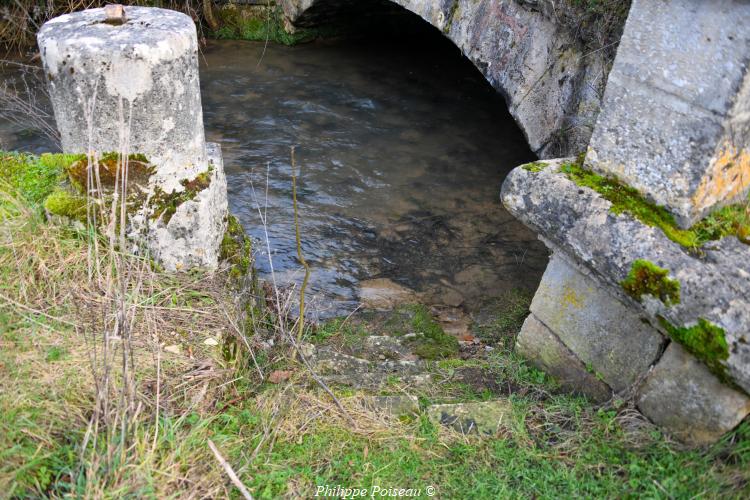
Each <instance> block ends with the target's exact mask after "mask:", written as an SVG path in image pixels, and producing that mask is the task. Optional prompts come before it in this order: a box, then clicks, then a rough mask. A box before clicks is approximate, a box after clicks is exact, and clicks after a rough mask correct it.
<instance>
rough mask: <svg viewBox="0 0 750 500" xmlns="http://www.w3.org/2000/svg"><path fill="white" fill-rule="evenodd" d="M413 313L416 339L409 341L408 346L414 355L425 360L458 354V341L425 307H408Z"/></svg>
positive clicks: (412, 323) (412, 326)
mask: <svg viewBox="0 0 750 500" xmlns="http://www.w3.org/2000/svg"><path fill="white" fill-rule="evenodd" d="M407 307H408V309H409V310H410V311H411V312H412V314H413V316H412V319H411V332H410V333H414V334H416V337H414V338H411V339H408V340H407V341H406V345H407V346H408V347H409V348H410V349H411V350H412V352H413V353H414V354H416V355H417V356H419V357H421V358H424V359H430V360H434V359H440V358H446V357H449V356H454V355H456V354H457V353H458V340H457V339H456V338H455V337H453V336H452V335H448V334H447V333H445V332H444V331H443V328H442V327H441V326H440V325H439V324H438V323H437V321H435V319H434V318H433V317H432V315H431V314H430V311H429V310H428V309H427V307H426V306H423V305H412V306H407Z"/></svg>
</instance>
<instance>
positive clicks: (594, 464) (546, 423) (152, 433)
mask: <svg viewBox="0 0 750 500" xmlns="http://www.w3.org/2000/svg"><path fill="white" fill-rule="evenodd" d="M0 158H1V160H0V173H1V174H0V176H1V179H0V182H1V183H2V188H1V189H0V238H1V239H2V244H0V367H2V369H0V449H1V450H2V451H0V456H1V458H0V489H1V491H3V494H4V495H7V496H8V497H11V498H13V497H19V498H25V497H62V496H75V497H78V496H81V497H97V498H119V497H124V496H129V497H139V498H140V497H146V498H162V497H230V496H232V495H234V494H235V493H236V490H234V487H233V485H232V483H231V482H230V481H229V479H227V474H226V471H225V469H224V468H223V467H222V465H220V463H219V462H218V461H217V460H216V459H215V455H214V454H213V453H212V451H211V448H210V446H209V444H208V443H209V441H210V442H211V443H213V444H214V445H215V447H216V448H217V449H218V450H220V452H221V454H222V456H223V457H224V458H225V459H226V460H227V462H228V463H229V464H230V465H231V467H232V468H233V469H234V471H235V472H236V473H237V475H238V477H239V479H240V480H241V481H242V482H243V483H244V484H245V485H246V486H247V487H248V488H249V489H250V490H251V492H252V494H253V495H254V496H255V497H256V498H278V497H279V496H283V495H287V496H298V497H299V496H301V497H310V496H312V495H314V494H315V491H316V488H317V487H318V486H321V485H331V486H335V485H337V484H342V485H350V486H353V487H363V488H364V487H373V486H379V487H381V488H387V487H403V488H421V489H422V491H423V493H422V495H423V496H425V493H424V492H425V491H426V488H427V487H428V486H433V487H434V488H435V491H436V492H437V496H438V497H440V498H451V497H466V496H469V497H474V498H498V497H505V496H524V497H525V496H535V497H545V498H546V497H571V496H584V497H594V496H596V497H600V496H604V497H614V496H618V497H619V496H624V497H640V496H645V497H659V496H664V495H669V496H673V497H689V496H695V495H703V496H711V497H716V496H727V497H736V498H742V497H744V496H747V494H748V493H750V491H749V490H748V485H749V484H750V426H749V425H748V423H744V424H742V425H741V426H740V427H739V428H738V429H736V430H735V431H734V432H732V433H730V434H729V435H728V436H726V437H725V438H724V439H723V440H722V441H721V442H720V443H718V444H717V445H715V446H712V447H710V448H708V449H705V450H695V451H687V450H681V449H680V448H679V447H677V446H676V445H675V444H673V443H671V442H670V441H669V440H668V439H667V438H665V437H663V436H661V435H660V434H659V433H658V432H657V431H656V429H655V428H654V427H653V426H651V425H650V424H649V423H648V422H646V421H644V420H643V419H642V417H639V416H638V415H637V414H636V413H635V412H633V411H632V409H631V408H630V407H628V406H627V405H619V406H612V407H602V408H595V407H592V406H591V405H590V404H589V403H588V402H586V401H585V400H584V399H581V398H575V397H570V396H563V395H555V391H556V389H555V387H556V386H555V385H554V382H553V381H550V380H549V378H548V377H546V376H545V375H544V374H543V373H542V372H539V371H537V370H535V369H533V368H530V367H528V366H526V365H525V364H524V362H523V360H521V359H519V358H518V357H517V356H515V355H514V354H513V353H512V352H510V350H509V349H506V348H499V349H497V350H496V351H495V352H493V353H492V354H491V355H489V356H488V357H486V358H473V359H470V360H466V361H464V360H461V359H458V358H456V357H447V358H444V359H443V360H442V361H439V362H436V363H434V364H433V365H432V370H433V375H434V377H435V382H434V383H433V384H432V385H430V386H427V387H425V388H424V389H420V390H418V392H417V395H418V396H419V398H420V405H421V407H422V408H424V407H425V405H428V404H431V403H438V402H452V401H457V400H485V399H491V398H498V397H505V396H506V395H508V394H510V400H511V402H512V405H513V408H514V410H513V418H512V421H511V422H508V425H507V426H506V427H504V430H503V431H502V433H501V434H499V435H497V436H495V437H494V438H492V439H489V440H483V439H480V438H478V437H474V436H461V435H459V434H457V433H456V432H455V431H453V430H451V429H447V428H443V427H440V426H436V425H435V424H434V423H432V422H431V421H430V420H429V419H428V418H427V417H426V416H424V415H423V414H420V415H419V416H417V417H416V418H411V419H403V418H396V417H392V416H389V415H388V414H384V413H382V412H379V411H377V410H374V409H372V408H370V407H367V406H366V405H364V404H363V401H364V398H365V397H366V396H367V394H365V393H363V392H362V391H356V390H352V389H341V388H339V389H335V393H336V395H337V396H338V398H339V400H340V402H341V406H342V408H343V409H344V411H345V412H346V413H342V411H341V410H340V409H339V408H338V407H337V406H336V405H335V404H334V403H332V400H331V399H330V397H329V396H328V394H326V393H325V391H324V390H323V389H321V388H319V387H318V386H316V385H315V384H314V383H313V381H312V380H311V378H310V375H309V373H308V372H307V371H306V370H305V369H304V367H303V366H302V365H300V364H299V363H298V362H296V361H295V360H294V357H293V356H290V355H288V353H285V352H284V349H280V348H279V347H278V346H279V345H280V343H279V342H278V341H277V342H276V345H277V347H276V348H265V349H260V348H259V347H258V345H259V344H256V343H255V341H254V339H257V340H258V341H260V340H261V339H264V338H265V337H263V335H264V334H263V333H262V332H261V331H260V330H258V331H257V332H256V333H255V337H253V338H251V339H250V341H251V342H252V343H251V344H249V345H251V346H252V350H250V351H245V352H248V353H252V352H254V353H255V354H254V358H253V359H254V361H253V362H252V363H250V364H241V363H228V362H227V361H225V359H224V357H223V356H222V349H221V344H219V345H214V344H216V340H218V339H220V338H221V337H222V335H225V334H226V332H233V331H236V330H235V327H236V325H234V324H233V322H232V321H231V318H233V317H234V314H235V309H234V296H235V294H236V290H234V288H233V287H232V286H231V285H229V284H228V282H227V275H228V270H227V269H226V268H225V269H222V270H219V271H218V272H215V273H211V272H206V271H193V272H191V273H179V274H167V273H162V272H160V271H159V270H158V269H156V268H154V267H153V266H151V265H150V264H149V263H148V262H147V261H144V260H142V259H140V258H138V257H135V256H129V255H122V256H121V259H119V260H116V261H113V262H116V263H117V264H118V266H124V269H130V270H132V271H133V273H132V274H134V275H140V276H142V278H141V279H139V280H138V281H135V282H125V283H126V284H128V283H129V284H128V288H127V290H128V297H129V302H128V303H129V304H132V307H130V308H128V309H127V310H125V312H126V313H127V315H126V316H125V317H126V318H127V319H128V321H127V324H130V325H132V329H131V330H129V331H128V335H129V336H130V337H131V338H132V339H133V343H132V346H133V347H132V351H130V354H131V355H132V357H133V360H134V362H133V364H132V367H133V373H132V375H133V378H132V383H133V387H135V388H137V403H138V404H137V405H136V406H135V407H134V408H137V411H133V412H124V413H123V412H119V411H118V413H117V414H120V415H128V420H127V425H125V422H126V421H125V420H122V421H120V420H117V422H118V424H117V426H115V428H116V429H117V430H118V432H117V433H115V434H111V435H110V434H109V433H108V431H107V432H105V430H106V429H109V427H107V425H106V422H107V418H106V415H108V414H107V413H101V412H100V410H97V409H98V408H101V407H100V406H99V402H100V398H101V397H102V396H103V394H102V393H101V391H97V384H101V381H102V380H103V379H102V378H101V376H102V372H101V371H100V370H99V369H97V367H99V368H100V367H101V365H99V364H97V361H96V360H101V356H102V355H103V354H104V353H103V351H102V350H101V347H102V344H101V343H100V342H101V336H102V334H103V332H105V331H107V330H108V329H109V328H110V327H111V326H109V325H111V323H109V322H108V321H109V320H108V319H107V318H109V317H110V314H111V311H117V310H119V309H118V308H119V306H118V305H117V304H119V303H120V300H119V298H118V297H119V296H118V295H113V294H112V288H110V286H109V285H108V281H107V280H106V273H102V275H101V277H98V276H99V275H97V273H96V271H95V269H96V266H95V265H92V264H91V263H90V261H91V259H92V258H93V259H94V260H95V261H98V262H100V264H101V265H100V269H102V270H105V269H116V267H114V266H109V265H108V264H111V263H112V262H110V261H109V260H107V258H105V255H104V254H101V253H96V252H92V251H91V246H90V245H91V244H92V240H91V239H90V234H88V233H86V232H83V231H80V232H79V231H77V230H75V229H71V228H70V227H68V226H56V225H53V224H49V223H47V222H46V221H45V220H44V218H43V217H42V215H41V210H40V208H41V204H42V203H43V200H45V199H48V198H49V196H50V194H51V193H53V192H54V190H55V188H56V186H57V182H59V179H60V178H61V176H62V177H63V178H64V174H62V173H63V172H64V168H65V166H66V165H69V164H70V162H71V159H70V158H67V159H66V158H64V157H62V156H57V157H32V156H22V155H13V154H2V156H0ZM42 158H44V160H42ZM19 165H23V167H19ZM27 167H28V168H31V169H36V171H39V172H42V173H46V174H48V175H41V176H39V177H38V180H39V182H29V181H30V179H29V178H27V177H26V175H25V172H24V169H26V168H27ZM45 179H46V180H45ZM229 225H230V228H234V229H233V231H234V232H235V233H236V232H237V231H238V229H237V226H238V224H235V223H233V222H230V223H229ZM99 244H100V245H106V244H107V242H106V241H103V240H100V241H99ZM245 249H246V246H245V243H242V244H231V243H229V242H227V243H226V245H224V246H223V252H224V253H225V255H226V256H228V257H229V258H232V256H237V255H238V254H239V255H243V254H244V252H245ZM141 264H143V265H141ZM128 266H133V267H128ZM92 270H94V272H93V274H92ZM520 303H521V302H520V299H519V301H517V302H514V303H513V304H510V305H509V311H507V313H503V312H502V311H499V312H498V314H499V315H501V316H502V317H503V318H504V319H502V320H499V322H498V324H497V325H496V326H497V328H496V329H495V330H490V329H489V328H490V327H488V330H487V331H488V332H490V331H491V332H494V333H492V334H493V335H497V336H498V338H499V337H500V336H505V335H512V333H510V332H511V330H513V329H514V328H517V326H518V325H519V324H520V321H522V317H523V315H524V314H525V312H524V311H525V308H524V307H522V306H520ZM407 312H408V314H409V316H408V317H409V318H410V319H409V323H408V329H412V330H413V331H415V332H419V333H420V334H421V335H423V336H424V337H425V339H431V340H435V339H437V340H438V344H440V343H445V344H447V342H445V339H444V337H443V336H444V335H445V334H444V333H442V332H441V331H440V330H439V327H437V326H436V324H435V323H434V320H432V319H431V317H430V316H429V311H427V310H426V309H425V308H422V307H416V308H413V309H410V310H409V311H407ZM347 325H348V323H347V321H346V320H337V321H336V322H331V323H330V325H329V326H328V327H321V328H320V329H319V330H318V333H317V335H318V336H320V337H321V338H320V341H326V340H333V339H334V338H335V337H336V336H337V335H339V334H340V332H341V331H342V330H346V329H348V328H349V327H348V326H347ZM367 328H368V327H367V326H366V324H359V325H357V326H356V327H352V329H351V330H352V331H351V335H352V336H354V335H362V334H364V331H366V330H367ZM402 333H406V332H402ZM209 340H212V342H209ZM509 344H511V345H512V342H509ZM124 345H125V343H124V338H123V340H122V341H121V342H120V343H115V344H112V348H113V349H114V351H115V352H114V353H112V355H111V356H112V359H114V360H116V361H118V363H119V360H120V359H121V358H120V353H121V352H122V351H121V348H122V347H121V346H124ZM454 352H455V351H454ZM94 353H96V355H97V356H98V357H96V358H94V357H93V354H94ZM443 354H445V353H443ZM113 366H117V365H113ZM129 366H130V365H129ZM273 370H287V371H288V372H290V373H291V377H290V378H289V379H288V380H286V381H285V382H281V383H278V384H274V383H269V382H268V380H269V379H270V377H269V376H268V374H269V373H272V371H273ZM471 370H473V371H475V372H476V373H481V374H482V377H474V378H472V379H470V380H469V381H468V382H467V379H466V378H465V377H464V379H463V380H464V382H457V381H456V376H457V375H458V374H464V375H465V374H466V373H467V371H471ZM110 373H111V376H112V378H113V379H114V381H115V382H117V381H118V380H120V377H121V374H120V372H119V371H117V370H113V371H111V372H110ZM470 373H471V372H470ZM479 379H481V383H477V382H476V381H477V380H479ZM404 389H405V388H404V387H401V386H400V384H399V381H398V380H394V385H393V386H392V387H391V390H392V391H393V392H394V393H399V392H401V391H403V390H404ZM412 390H415V391H417V389H412ZM117 394H118V393H116V392H115V393H112V394H110V395H109V397H110V398H109V399H108V400H109V401H112V403H113V409H116V407H117V405H116V404H115V403H116V402H117V401H119V399H118V398H117V397H115V396H117ZM124 394H127V393H124ZM97 412H99V413H97ZM95 415H99V418H94V416H95ZM121 425H124V426H125V427H124V428H125V429H126V430H127V432H125V433H124V434H120V431H119V430H120V428H121ZM97 426H99V431H96V428H97ZM92 436H98V437H97V439H96V440H94V441H92Z"/></svg>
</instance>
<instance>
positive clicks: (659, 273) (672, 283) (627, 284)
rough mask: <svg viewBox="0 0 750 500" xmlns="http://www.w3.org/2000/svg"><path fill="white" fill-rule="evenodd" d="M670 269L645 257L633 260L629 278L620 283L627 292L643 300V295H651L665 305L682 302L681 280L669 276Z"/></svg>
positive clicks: (638, 299)
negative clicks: (663, 267) (644, 258)
mask: <svg viewBox="0 0 750 500" xmlns="http://www.w3.org/2000/svg"><path fill="white" fill-rule="evenodd" d="M667 276H669V271H668V270H667V269H662V268H661V267H659V266H657V265H655V264H652V263H651V262H649V261H647V260H643V259H638V260H636V261H635V262H633V265H632V266H631V268H630V272H629V273H628V276H627V278H625V279H624V280H623V281H622V282H621V283H620V284H621V285H622V288H623V290H625V293H627V294H628V295H630V296H631V297H633V298H634V299H636V300H637V301H639V302H640V301H641V297H642V296H643V295H651V296H652V297H656V298H657V299H659V300H661V301H662V302H663V303H664V304H665V305H668V306H669V305H673V304H679V303H680V282H679V281H677V280H675V279H671V278H668V277H667Z"/></svg>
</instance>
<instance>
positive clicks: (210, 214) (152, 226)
mask: <svg viewBox="0 0 750 500" xmlns="http://www.w3.org/2000/svg"><path fill="white" fill-rule="evenodd" d="M206 150H207V155H208V161H209V169H210V178H209V183H208V186H207V187H206V188H205V189H203V190H201V191H199V192H197V193H196V194H195V197H194V198H193V199H192V200H187V201H185V202H183V203H181V204H180V205H179V206H178V207H177V208H176V209H175V212H174V214H173V215H172V216H171V217H170V218H169V221H165V219H164V218H163V217H162V218H157V219H156V220H152V221H148V222H147V228H146V231H145V232H146V235H147V236H146V243H147V246H148V249H149V252H150V253H151V255H152V256H153V257H154V258H155V259H156V260H158V261H159V262H161V264H162V265H163V266H164V268H165V269H167V270H168V271H178V270H184V269H190V268H193V267H215V266H216V265H217V263H218V261H219V252H220V248H219V245H220V242H221V239H222V237H223V236H224V231H225V230H226V226H227V223H226V216H227V210H228V202H227V181H226V177H225V175H224V162H223V160H222V157H221V148H220V146H219V145H218V144H216V143H208V144H206ZM136 225H137V224H134V226H136ZM134 230H136V229H134Z"/></svg>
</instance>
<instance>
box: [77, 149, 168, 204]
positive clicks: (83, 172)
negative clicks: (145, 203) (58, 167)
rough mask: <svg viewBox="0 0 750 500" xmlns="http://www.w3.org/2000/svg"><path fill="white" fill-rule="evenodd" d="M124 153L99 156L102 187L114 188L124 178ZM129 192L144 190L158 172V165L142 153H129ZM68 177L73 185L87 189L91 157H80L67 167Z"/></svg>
mask: <svg viewBox="0 0 750 500" xmlns="http://www.w3.org/2000/svg"><path fill="white" fill-rule="evenodd" d="M123 163H124V162H123V161H122V155H120V154H119V153H104V154H102V155H101V157H100V158H99V176H98V177H99V182H100V183H101V186H102V189H110V190H111V189H113V188H114V186H115V183H116V182H120V180H121V179H122V170H123ZM127 164H128V165H127V166H128V168H127V172H128V192H129V193H130V194H133V193H135V192H143V191H145V190H146V188H147V187H148V183H149V180H150V179H151V176H152V175H154V173H155V172H156V167H155V166H154V165H151V164H150V163H149V161H148V158H146V157H145V156H144V155H142V154H131V155H128V162H127ZM65 172H66V173H67V175H68V179H69V180H70V183H71V184H73V186H75V187H76V189H78V190H79V191H81V192H85V191H86V186H87V185H88V183H89V181H88V176H89V159H88V157H86V156H82V157H80V158H79V159H78V160H77V161H75V162H73V163H71V164H69V165H68V166H67V167H66V168H65Z"/></svg>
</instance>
